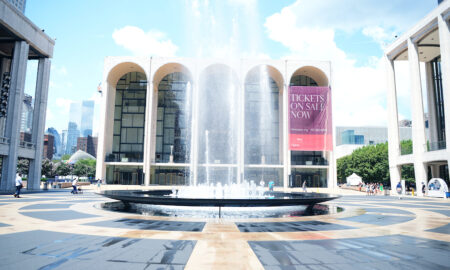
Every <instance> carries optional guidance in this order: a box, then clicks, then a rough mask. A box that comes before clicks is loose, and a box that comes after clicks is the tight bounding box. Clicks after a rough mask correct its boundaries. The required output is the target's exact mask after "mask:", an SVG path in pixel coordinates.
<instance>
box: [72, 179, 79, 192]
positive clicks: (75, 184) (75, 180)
mask: <svg viewBox="0 0 450 270" xmlns="http://www.w3.org/2000/svg"><path fill="white" fill-rule="evenodd" d="M77 185H78V177H76V176H75V178H74V179H73V181H72V187H73V190H72V192H71V193H72V194H78V190H77Z"/></svg>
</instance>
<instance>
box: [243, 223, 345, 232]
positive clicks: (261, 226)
mask: <svg viewBox="0 0 450 270" xmlns="http://www.w3.org/2000/svg"><path fill="white" fill-rule="evenodd" d="M236 226H237V227H238V228H239V230H240V231H241V232H300V231H331V230H346V229H353V227H349V226H344V225H339V224H333V223H327V222H322V221H293V222H236Z"/></svg>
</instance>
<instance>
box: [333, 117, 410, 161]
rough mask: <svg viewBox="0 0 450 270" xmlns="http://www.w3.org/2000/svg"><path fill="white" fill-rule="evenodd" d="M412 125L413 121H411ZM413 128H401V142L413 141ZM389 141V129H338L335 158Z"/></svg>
mask: <svg viewBox="0 0 450 270" xmlns="http://www.w3.org/2000/svg"><path fill="white" fill-rule="evenodd" d="M409 122H410V123H411V121H409ZM411 134H412V131H411V126H409V127H399V136H400V141H408V140H411V138H412V137H411ZM387 141H388V129H387V127H350V126H347V127H342V126H341V127H336V149H335V157H336V159H339V158H341V157H343V156H347V155H350V154H351V153H353V151H354V150H356V149H358V148H361V147H363V146H366V145H375V144H379V143H385V142H387Z"/></svg>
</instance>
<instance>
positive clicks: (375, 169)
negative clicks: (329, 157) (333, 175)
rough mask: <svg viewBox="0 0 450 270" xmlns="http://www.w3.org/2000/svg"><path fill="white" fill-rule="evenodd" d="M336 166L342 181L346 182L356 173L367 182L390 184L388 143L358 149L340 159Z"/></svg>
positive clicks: (339, 179)
mask: <svg viewBox="0 0 450 270" xmlns="http://www.w3.org/2000/svg"><path fill="white" fill-rule="evenodd" d="M336 166H337V168H336V169H337V174H338V181H339V182H340V183H343V182H345V179H346V178H347V176H349V175H351V174H352V173H356V174H357V175H359V176H361V177H362V179H363V180H364V181H365V182H380V183H383V185H389V184H390V180H389V161H388V145H387V143H382V144H377V145H368V146H364V147H362V148H359V149H356V150H355V151H353V153H352V154H351V155H349V156H345V157H342V158H340V159H338V160H337V165H336Z"/></svg>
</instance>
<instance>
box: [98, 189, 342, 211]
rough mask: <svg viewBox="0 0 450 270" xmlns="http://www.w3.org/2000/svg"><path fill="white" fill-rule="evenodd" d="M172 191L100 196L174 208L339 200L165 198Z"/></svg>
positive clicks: (307, 196)
mask: <svg viewBox="0 0 450 270" xmlns="http://www.w3.org/2000/svg"><path fill="white" fill-rule="evenodd" d="M171 193H172V190H150V191H143V190H105V191H102V192H100V194H101V195H103V196H105V197H108V198H111V199H115V200H120V201H123V202H125V203H142V204H156V205H174V206H219V207H220V206H228V207H258V206H291V205H314V204H317V203H322V202H326V201H330V200H334V199H337V198H339V197H340V196H339V195H332V194H328V193H300V192H292V193H284V192H274V191H270V192H269V191H267V192H266V193H265V194H267V195H271V196H272V197H270V198H177V197H170V196H167V195H168V194H171Z"/></svg>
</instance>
